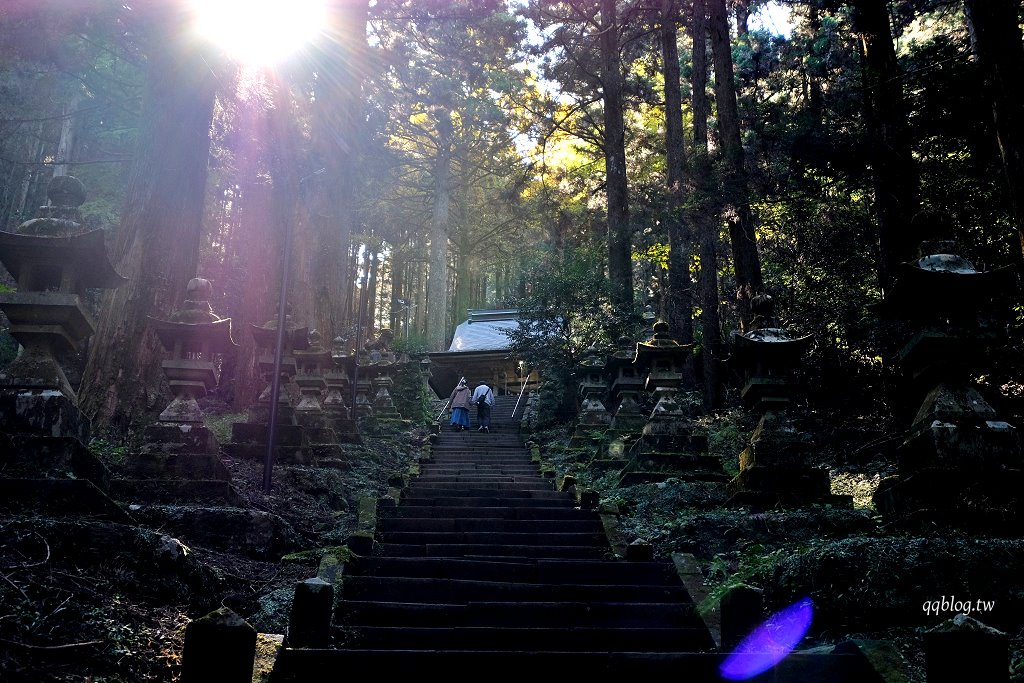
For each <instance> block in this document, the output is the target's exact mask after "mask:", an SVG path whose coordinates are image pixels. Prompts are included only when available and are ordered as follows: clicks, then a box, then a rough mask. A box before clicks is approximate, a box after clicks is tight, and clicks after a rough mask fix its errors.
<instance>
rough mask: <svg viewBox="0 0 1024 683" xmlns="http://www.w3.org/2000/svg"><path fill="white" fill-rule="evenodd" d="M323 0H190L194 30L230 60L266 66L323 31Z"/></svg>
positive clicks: (324, 15) (324, 7)
mask: <svg viewBox="0 0 1024 683" xmlns="http://www.w3.org/2000/svg"><path fill="white" fill-rule="evenodd" d="M325 5H326V0H287V1H284V0H192V11H193V14H194V17H195V26H196V30H197V31H198V32H199V34H200V35H202V36H204V37H205V38H206V39H208V40H210V41H212V42H214V43H215V44H217V45H219V46H220V47H221V48H222V49H223V50H224V52H226V53H227V54H228V56H230V57H231V58H232V59H234V60H236V61H238V62H241V63H243V64H249V65H259V66H266V65H270V64H273V63H275V62H278V61H280V60H282V59H285V58H286V57H288V56H289V55H291V54H292V53H294V52H295V51H296V50H298V49H299V48H301V47H302V46H303V45H305V44H306V43H309V42H310V41H312V40H313V39H315V38H316V36H317V35H318V34H319V33H321V32H322V31H323V30H324V22H325V19H326V14H327V11H326V6H325Z"/></svg>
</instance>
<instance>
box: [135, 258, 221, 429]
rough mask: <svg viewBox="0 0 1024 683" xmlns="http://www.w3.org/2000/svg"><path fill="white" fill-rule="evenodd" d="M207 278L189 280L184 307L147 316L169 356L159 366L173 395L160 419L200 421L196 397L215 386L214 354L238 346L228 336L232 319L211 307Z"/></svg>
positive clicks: (210, 288)
mask: <svg viewBox="0 0 1024 683" xmlns="http://www.w3.org/2000/svg"><path fill="white" fill-rule="evenodd" d="M211 294H212V286H211V284H210V281H209V280H205V279H203V278H192V280H190V281H189V283H188V287H187V290H186V295H185V303H184V305H183V307H182V308H181V309H180V310H178V311H176V312H175V313H174V314H173V315H171V317H170V319H169V320H159V319H157V318H153V317H150V318H149V320H150V326H151V328H152V329H153V331H154V332H156V335H157V337H158V338H159V339H160V343H161V344H163V346H164V349H165V350H166V351H168V352H170V354H171V357H170V358H169V359H167V360H164V361H163V362H162V363H161V364H160V366H161V367H162V368H163V371H164V376H165V377H167V382H168V384H169V385H170V387H171V392H172V393H173V394H174V399H173V400H172V401H171V403H170V404H169V405H168V406H167V407H166V408H165V409H164V411H163V412H162V413H160V421H161V422H192V423H201V422H202V421H203V414H202V411H201V410H200V409H199V404H198V401H197V400H198V399H200V398H202V397H204V396H206V394H207V393H208V392H210V391H212V390H213V389H215V388H216V386H217V382H218V379H219V370H218V366H217V363H216V362H215V360H216V358H215V356H216V355H217V354H225V353H230V352H232V351H234V350H235V349H236V348H238V345H237V344H235V341H234V340H233V339H232V338H231V319H230V318H220V317H219V316H217V315H215V314H214V312H213V309H212V308H211V307H210V296H211Z"/></svg>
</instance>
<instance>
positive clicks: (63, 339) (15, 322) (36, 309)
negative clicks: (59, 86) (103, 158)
mask: <svg viewBox="0 0 1024 683" xmlns="http://www.w3.org/2000/svg"><path fill="white" fill-rule="evenodd" d="M47 197H48V198H49V200H50V205H49V206H44V207H41V208H40V209H39V210H38V211H37V213H36V218H33V219H32V220H29V221H26V222H25V223H22V224H21V225H20V226H18V228H17V230H16V232H13V233H9V232H0V262H2V263H3V265H4V267H5V268H6V269H7V270H8V271H9V272H10V273H11V275H13V276H14V278H15V280H16V281H17V286H18V289H17V291H15V292H0V309H2V310H3V312H4V314H5V315H6V316H7V319H8V320H9V321H10V323H11V327H10V333H11V335H12V336H13V337H14V338H15V339H16V340H17V341H18V343H19V344H21V345H22V346H23V347H24V351H23V352H22V354H21V355H20V356H19V357H18V358H17V359H15V360H14V361H13V362H12V363H11V364H10V365H8V366H7V367H6V368H3V369H0V429H2V430H3V431H8V432H24V433H35V434H42V435H46V436H73V437H76V438H78V439H80V440H81V441H83V442H85V441H88V438H89V425H88V420H87V419H86V418H84V417H83V416H81V415H80V413H79V411H78V397H77V396H76V395H75V392H74V390H73V389H72V387H71V385H70V383H69V382H68V380H67V377H66V376H65V374H64V371H63V369H62V368H61V367H60V364H59V363H58V361H57V356H59V355H60V354H64V353H73V352H76V351H77V350H78V348H79V345H80V343H81V342H82V341H83V340H85V339H86V338H88V337H89V336H91V335H92V334H93V332H94V331H95V324H94V322H93V320H92V317H91V316H90V315H89V312H88V310H87V309H86V307H85V305H84V302H83V299H84V296H85V293H86V290H87V289H91V288H99V289H112V288H116V287H120V286H121V285H122V284H124V282H125V278H123V277H121V276H120V275H118V274H117V272H115V270H114V267H113V265H111V263H110V260H109V259H108V258H107V253H106V250H105V248H104V244H103V231H102V230H91V231H87V230H85V229H84V228H83V226H82V224H81V215H80V213H79V209H78V207H79V206H81V204H82V202H83V201H85V190H84V188H83V187H82V184H81V182H79V181H78V180H77V179H76V178H74V177H72V176H57V177H55V178H53V180H51V181H50V186H49V189H48V191H47Z"/></svg>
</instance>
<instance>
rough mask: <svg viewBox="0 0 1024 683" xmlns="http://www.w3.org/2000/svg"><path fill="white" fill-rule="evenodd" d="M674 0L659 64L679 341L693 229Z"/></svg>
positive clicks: (667, 4)
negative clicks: (688, 210)
mask: <svg viewBox="0 0 1024 683" xmlns="http://www.w3.org/2000/svg"><path fill="white" fill-rule="evenodd" d="M678 15H679V12H678V7H677V6H676V4H675V0H664V1H663V4H662V59H663V61H664V63H665V66H664V69H665V147H666V164H667V166H668V168H667V172H666V180H667V182H668V188H667V197H666V199H667V202H666V204H667V206H666V222H667V223H668V230H669V285H668V294H667V296H666V313H667V317H668V322H669V326H670V329H671V331H672V336H673V337H674V338H675V339H676V340H677V341H678V342H679V343H680V344H692V343H693V284H692V282H691V280H690V260H691V257H692V254H693V231H692V226H691V225H690V222H689V218H688V216H686V212H685V203H686V188H685V187H684V182H685V171H686V141H685V139H684V137H683V97H682V86H681V81H680V78H681V77H680V70H679V45H678V43H677V40H678V31H677V25H676V23H677V20H678ZM692 360H693V358H692V356H689V357H688V358H687V362H686V366H685V368H684V372H683V375H684V377H683V380H684V382H685V384H687V385H692V384H693V383H694V381H695V378H694V377H693V362H692Z"/></svg>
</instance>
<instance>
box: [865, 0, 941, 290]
mask: <svg viewBox="0 0 1024 683" xmlns="http://www.w3.org/2000/svg"><path fill="white" fill-rule="evenodd" d="M853 4H854V10H855V11H854V25H855V28H856V30H857V33H858V34H859V35H860V45H861V59H862V60H863V78H864V93H865V95H864V107H865V113H866V117H865V118H866V119H867V123H868V134H869V135H870V136H871V144H870V146H869V148H870V150H871V151H870V154H871V166H872V170H873V172H874V173H873V180H874V191H875V192H874V193H875V212H876V214H877V217H878V247H879V250H880V252H881V259H880V262H879V267H878V274H879V282H880V283H881V285H882V290H883V292H884V291H888V290H889V289H890V287H891V286H892V281H893V277H894V274H895V272H896V269H897V268H898V266H899V264H900V263H902V262H903V261H907V260H909V259H910V258H911V257H913V255H914V253H915V251H916V249H917V245H918V242H919V241H920V240H921V239H922V237H924V236H923V235H917V234H913V233H912V231H911V218H913V216H914V214H915V213H916V212H917V205H918V198H917V191H918V190H917V173H916V169H915V167H914V159H913V154H912V149H911V136H910V134H909V131H908V127H907V116H906V109H905V104H904V98H903V86H902V81H901V80H900V72H899V65H898V63H897V61H896V48H895V46H894V45H893V40H892V30H891V28H890V26H889V3H888V2H886V0H857V1H856V2H854V3H853Z"/></svg>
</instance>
